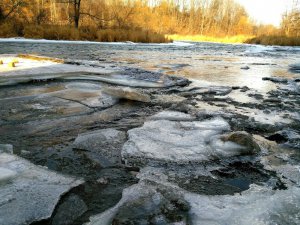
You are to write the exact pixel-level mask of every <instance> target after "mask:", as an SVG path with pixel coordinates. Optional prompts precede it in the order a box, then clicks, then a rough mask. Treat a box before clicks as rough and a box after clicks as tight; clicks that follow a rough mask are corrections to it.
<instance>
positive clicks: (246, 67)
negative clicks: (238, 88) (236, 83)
mask: <svg viewBox="0 0 300 225" xmlns="http://www.w3.org/2000/svg"><path fill="white" fill-rule="evenodd" d="M249 69H250V67H249V66H242V67H241V70H249Z"/></svg>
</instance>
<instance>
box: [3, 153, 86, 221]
mask: <svg viewBox="0 0 300 225" xmlns="http://www.w3.org/2000/svg"><path fill="white" fill-rule="evenodd" d="M0 168H1V170H0V172H1V173H4V172H5V176H4V175H3V174H2V175H3V176H1V177H0V224H5V225H16V224H18V225H23V224H31V223H32V222H35V221H40V220H43V219H47V218H49V217H50V216H51V214H52V212H53V210H54V208H55V206H56V204H57V203H58V201H59V199H60V197H61V195H63V194H64V193H66V192H67V191H69V190H70V189H71V188H72V187H75V186H78V185H79V184H81V183H82V182H83V181H81V180H77V179H75V178H71V177H67V176H63V175H59V174H57V173H55V172H51V171H49V170H47V169H45V168H42V167H40V166H36V165H34V164H32V163H30V162H28V161H27V160H25V159H22V158H20V157H18V156H15V155H11V154H7V153H2V154H0Z"/></svg>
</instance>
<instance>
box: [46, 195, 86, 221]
mask: <svg viewBox="0 0 300 225" xmlns="http://www.w3.org/2000/svg"><path fill="white" fill-rule="evenodd" d="M87 210H88V208H87V206H86V204H85V202H84V201H83V200H82V199H81V198H80V197H79V196H78V195H75V194H71V195H70V196H68V197H67V199H65V200H64V201H63V203H62V204H60V205H59V206H58V208H57V211H56V214H55V215H54V216H53V219H52V224H53V225H72V224H73V223H74V221H75V220H76V219H77V218H79V217H80V216H81V215H82V214H84V213H85V212H86V211H87Z"/></svg>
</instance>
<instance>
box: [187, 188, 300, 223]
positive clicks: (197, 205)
mask: <svg viewBox="0 0 300 225" xmlns="http://www.w3.org/2000/svg"><path fill="white" fill-rule="evenodd" d="M185 199H186V200H187V201H188V202H189V203H190V205H191V210H190V216H191V222H192V224H195V225H198V224H199V225H200V224H206V225H218V224H220V225H221V224H230V225H244V224H245V225H248V224H260V225H267V224H299V223H300V189H299V188H298V187H293V188H291V189H289V190H276V191H273V190H268V189H266V188H262V187H259V186H252V187H251V188H250V189H249V190H248V191H245V192H243V193H242V195H234V196H204V195H197V194H191V193H188V194H186V195H185Z"/></svg>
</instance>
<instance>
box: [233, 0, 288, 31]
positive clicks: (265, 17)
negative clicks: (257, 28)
mask: <svg viewBox="0 0 300 225" xmlns="http://www.w3.org/2000/svg"><path fill="white" fill-rule="evenodd" d="M236 1H237V2H239V3H240V4H241V5H243V6H244V7H245V9H246V10H247V12H248V14H249V16H250V17H251V18H253V19H254V20H255V21H256V22H258V23H264V24H273V25H275V26H279V25H280V21H281V16H282V14H283V13H284V12H285V11H286V10H287V9H290V8H291V6H292V3H293V0H236Z"/></svg>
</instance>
